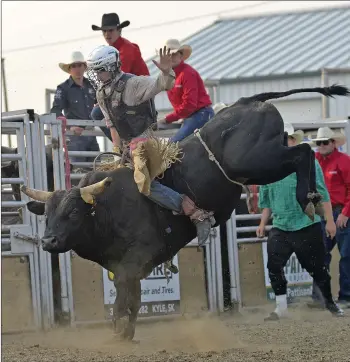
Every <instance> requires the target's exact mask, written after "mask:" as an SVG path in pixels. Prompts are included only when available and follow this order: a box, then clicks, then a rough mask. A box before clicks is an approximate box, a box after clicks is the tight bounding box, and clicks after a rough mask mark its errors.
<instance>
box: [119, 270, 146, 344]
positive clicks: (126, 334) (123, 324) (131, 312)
mask: <svg viewBox="0 0 350 362" xmlns="http://www.w3.org/2000/svg"><path fill="white" fill-rule="evenodd" d="M135 270H136V266H135V265H134V267H131V266H130V265H129V267H125V266H123V265H119V266H118V268H117V270H116V272H115V274H114V275H115V277H114V286H115V288H116V291H117V295H116V298H115V302H114V306H113V326H114V331H115V334H116V337H117V338H118V339H119V340H132V339H133V338H134V335H135V326H136V320H137V315H138V312H139V309H140V305H141V282H140V279H139V278H138V277H137V276H135V277H133V276H132V275H135Z"/></svg>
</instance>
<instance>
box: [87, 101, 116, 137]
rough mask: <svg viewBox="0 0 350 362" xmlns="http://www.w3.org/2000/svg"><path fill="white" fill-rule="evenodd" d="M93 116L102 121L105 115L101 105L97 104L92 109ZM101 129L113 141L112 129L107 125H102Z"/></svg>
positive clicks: (95, 119) (94, 118)
mask: <svg viewBox="0 0 350 362" xmlns="http://www.w3.org/2000/svg"><path fill="white" fill-rule="evenodd" d="M91 118H92V119H93V120H94V121H102V120H103V118H104V115H103V113H102V111H101V108H100V106H98V105H97V106H95V107H94V108H93V109H92V111H91ZM100 129H101V131H102V132H103V133H104V134H105V136H106V137H107V138H108V139H109V140H110V141H111V142H112V136H111V131H110V129H109V128H107V127H100Z"/></svg>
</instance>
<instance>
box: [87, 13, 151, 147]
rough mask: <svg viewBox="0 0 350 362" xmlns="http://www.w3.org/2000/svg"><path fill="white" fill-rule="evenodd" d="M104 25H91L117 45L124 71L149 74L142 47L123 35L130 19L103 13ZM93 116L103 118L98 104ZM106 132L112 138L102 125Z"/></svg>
mask: <svg viewBox="0 0 350 362" xmlns="http://www.w3.org/2000/svg"><path fill="white" fill-rule="evenodd" d="M101 23H102V25H101V26H100V27H99V26H97V25H91V28H92V30H94V31H99V30H102V33H103V37H104V38H105V40H106V42H107V43H108V45H111V46H113V47H115V48H116V49H117V50H118V51H119V56H120V61H121V67H120V69H121V70H122V71H123V72H124V73H131V74H135V75H149V70H148V68H147V65H146V63H145V61H144V60H143V59H142V55H141V51H140V48H139V46H138V45H137V44H134V43H131V42H130V41H129V40H127V39H125V38H123V37H122V36H121V33H122V29H123V28H125V27H127V26H129V25H130V21H128V20H126V21H123V22H122V23H120V21H119V16H118V14H116V13H110V14H103V16H102V21H101ZM91 118H92V119H94V120H102V119H103V114H102V112H101V110H100V107H99V106H98V105H96V106H95V107H94V109H93V110H92V112H91ZM101 130H102V131H103V132H104V134H105V135H106V136H107V137H108V138H109V139H110V140H112V138H111V135H110V130H109V129H108V128H106V127H101Z"/></svg>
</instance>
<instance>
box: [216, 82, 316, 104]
mask: <svg viewBox="0 0 350 362" xmlns="http://www.w3.org/2000/svg"><path fill="white" fill-rule="evenodd" d="M320 86H321V76H319V77H298V78H289V79H273V80H259V81H250V82H242V83H234V84H222V85H220V87H219V99H220V102H224V103H233V102H235V101H237V100H238V99H239V98H241V97H250V96H252V95H254V94H258V93H263V92H283V91H287V90H290V89H293V88H309V87H311V88H312V87H320ZM320 97H321V96H320V95H318V94H317V93H301V94H293V95H291V96H288V97H287V98H285V99H286V100H293V99H309V98H320Z"/></svg>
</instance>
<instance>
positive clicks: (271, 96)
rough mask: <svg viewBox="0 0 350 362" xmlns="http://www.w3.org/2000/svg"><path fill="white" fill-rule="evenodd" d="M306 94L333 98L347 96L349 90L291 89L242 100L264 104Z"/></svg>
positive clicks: (335, 86)
mask: <svg viewBox="0 0 350 362" xmlns="http://www.w3.org/2000/svg"><path fill="white" fill-rule="evenodd" d="M306 92H316V93H321V94H323V95H324V96H326V97H332V98H334V97H333V96H334V95H335V96H348V95H349V94H350V90H349V88H346V87H344V86H342V85H337V84H333V85H332V86H330V87H315V88H298V89H292V90H289V91H286V92H268V93H260V94H255V95H254V96H251V97H247V98H245V99H244V101H245V102H248V103H250V102H256V101H260V102H265V101H268V100H269V99H276V98H282V97H286V96H289V95H291V94H295V93H306Z"/></svg>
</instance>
